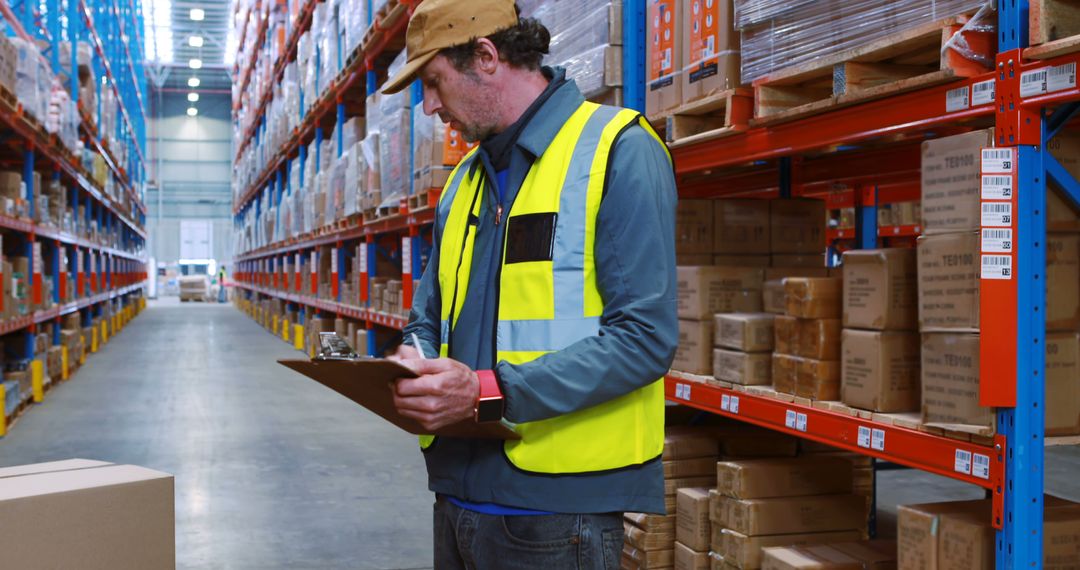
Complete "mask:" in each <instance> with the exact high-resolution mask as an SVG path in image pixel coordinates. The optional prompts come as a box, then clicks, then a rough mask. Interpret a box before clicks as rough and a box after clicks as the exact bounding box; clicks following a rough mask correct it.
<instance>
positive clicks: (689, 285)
mask: <svg viewBox="0 0 1080 570" xmlns="http://www.w3.org/2000/svg"><path fill="white" fill-rule="evenodd" d="M676 273H677V279H678V301H677V307H678V315H679V348H678V350H677V351H676V353H675V361H674V362H673V363H672V368H673V369H675V370H679V371H682V372H689V373H691V374H701V375H711V374H712V371H713V370H712V358H713V353H712V348H713V325H714V316H715V315H716V314H717V313H733V312H741V313H745V312H758V311H760V310H761V287H762V284H763V282H764V271H763V270H762V269H761V268H755V267H716V266H680V267H679V268H678V269H677V271H676Z"/></svg>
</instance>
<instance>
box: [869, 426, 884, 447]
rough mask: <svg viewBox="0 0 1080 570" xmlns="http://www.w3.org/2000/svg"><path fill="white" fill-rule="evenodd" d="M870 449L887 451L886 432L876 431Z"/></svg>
mask: <svg viewBox="0 0 1080 570" xmlns="http://www.w3.org/2000/svg"><path fill="white" fill-rule="evenodd" d="M870 448H871V449H876V450H878V451H885V430H883V429H875V430H874V432H873V436H871V438H870Z"/></svg>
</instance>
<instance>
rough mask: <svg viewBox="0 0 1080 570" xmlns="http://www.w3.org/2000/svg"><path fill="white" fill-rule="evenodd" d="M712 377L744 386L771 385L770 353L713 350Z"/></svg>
mask: <svg viewBox="0 0 1080 570" xmlns="http://www.w3.org/2000/svg"><path fill="white" fill-rule="evenodd" d="M713 377H714V378H716V379H717V380H721V381H723V382H731V383H732V384H742V385H744V386H764V385H768V384H771V383H772V353H769V352H739V351H737V350H726V349H723V348H715V349H713Z"/></svg>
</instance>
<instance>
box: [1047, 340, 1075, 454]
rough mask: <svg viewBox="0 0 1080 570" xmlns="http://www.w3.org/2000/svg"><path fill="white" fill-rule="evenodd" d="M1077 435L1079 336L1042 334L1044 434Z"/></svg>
mask: <svg viewBox="0 0 1080 570" xmlns="http://www.w3.org/2000/svg"><path fill="white" fill-rule="evenodd" d="M1076 434H1080V333H1071V332H1070V333H1048V334H1047V335H1046V435H1076Z"/></svg>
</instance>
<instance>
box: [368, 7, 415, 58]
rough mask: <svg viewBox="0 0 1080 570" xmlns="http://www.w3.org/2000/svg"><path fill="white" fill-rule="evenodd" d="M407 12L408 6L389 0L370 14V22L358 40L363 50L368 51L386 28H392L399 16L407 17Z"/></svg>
mask: <svg viewBox="0 0 1080 570" xmlns="http://www.w3.org/2000/svg"><path fill="white" fill-rule="evenodd" d="M408 14H409V12H408V6H406V5H405V4H402V3H401V2H398V1H397V0H390V1H389V2H387V3H386V4H385V5H383V7H382V8H380V9H379V11H378V12H376V13H375V14H373V15H372V18H371V22H372V23H371V25H370V26H368V29H367V32H365V33H364V38H363V39H362V40H360V45H361V46H362V48H363V51H364V52H365V53H370V52H371V48H372V47H373V46H374V45H375V43H376V42H378V41H379V40H381V39H382V37H383V34H385V33H386V30H388V29H390V28H392V27H393V26H394V24H396V23H397V21H398V19H399V18H402V17H408Z"/></svg>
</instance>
